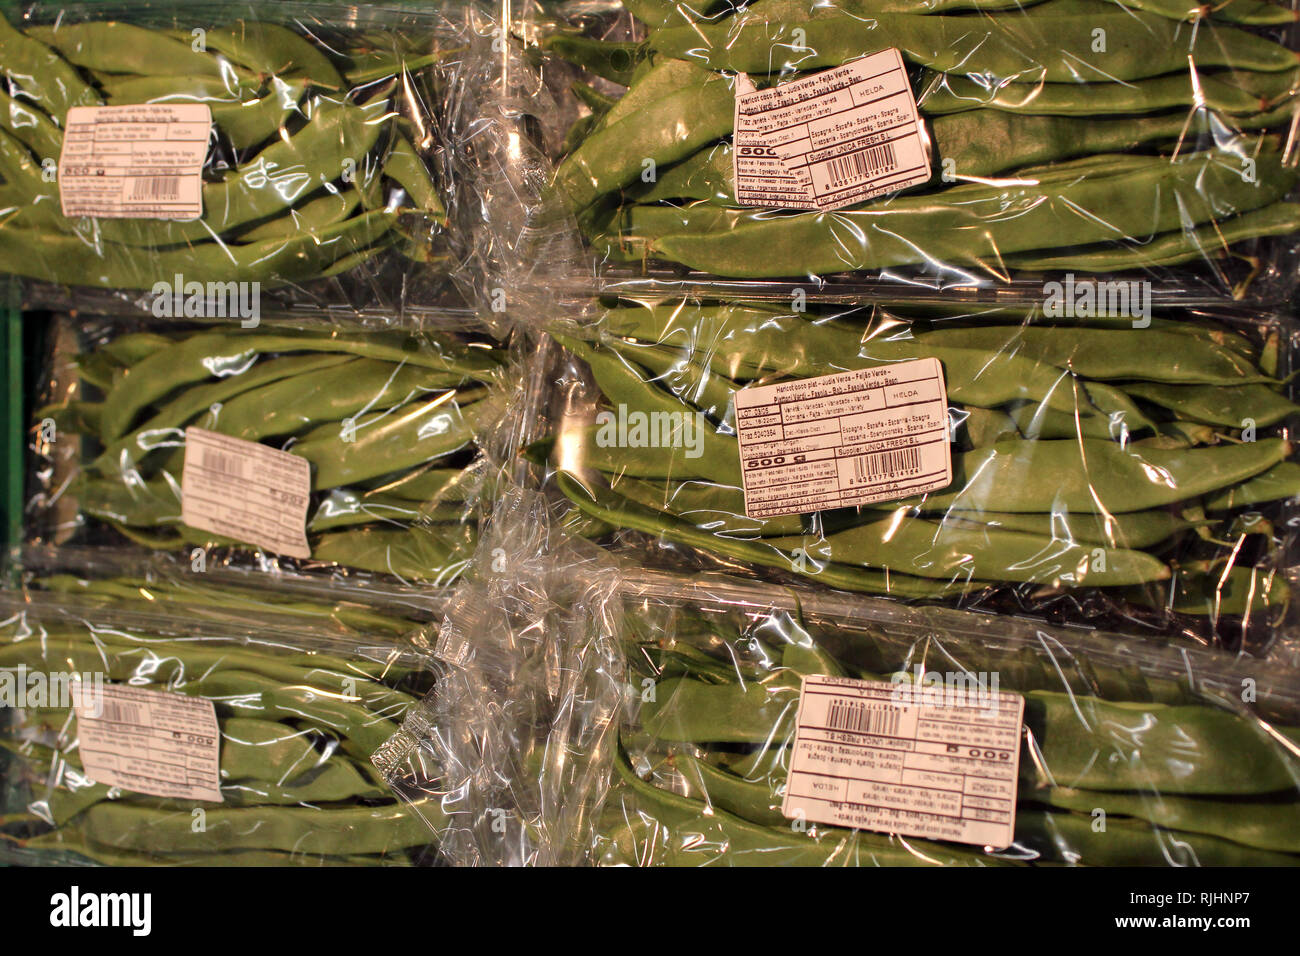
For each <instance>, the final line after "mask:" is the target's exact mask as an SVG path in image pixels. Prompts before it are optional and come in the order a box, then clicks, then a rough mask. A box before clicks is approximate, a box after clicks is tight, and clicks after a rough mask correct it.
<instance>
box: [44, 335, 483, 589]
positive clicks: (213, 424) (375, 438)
mask: <svg viewBox="0 0 1300 956" xmlns="http://www.w3.org/2000/svg"><path fill="white" fill-rule="evenodd" d="M48 340H49V342H50V345H49V349H48V355H49V365H48V367H49V374H48V376H47V379H46V381H45V382H44V383H43V384H42V385H41V386H40V391H39V393H38V396H37V399H36V401H35V403H34V408H35V412H34V416H33V421H32V422H31V423H30V431H29V437H30V448H31V451H32V454H33V460H34V468H33V471H32V475H31V482H32V486H31V489H30V496H29V500H28V507H27V514H26V534H25V541H26V543H27V544H28V545H32V546H50V547H53V548H56V549H57V548H69V547H91V548H96V547H98V548H108V549H127V550H138V549H142V548H143V549H155V550H158V551H162V552H167V553H170V554H173V555H175V556H176V557H177V558H178V559H180V560H182V561H184V562H188V563H190V564H192V565H194V569H195V570H196V571H204V570H207V569H208V568H209V567H212V566H218V565H233V566H242V567H261V568H263V569H276V568H278V569H281V570H284V571H290V570H292V571H304V572H311V573H316V574H323V575H324V576H326V577H331V576H332V577H333V578H335V579H338V580H340V581H341V580H344V579H347V578H348V577H349V576H355V575H356V574H358V573H359V572H369V573H370V574H371V575H374V574H379V575H384V576H386V577H388V578H390V579H394V578H395V579H396V580H398V581H403V582H407V583H414V582H419V583H423V584H426V585H427V584H445V583H447V582H449V581H451V580H452V579H454V578H455V576H456V575H457V574H458V573H459V571H460V569H461V568H462V567H463V566H464V564H465V562H466V561H467V560H468V558H469V556H470V554H471V553H472V551H473V548H474V542H475V537H476V500H477V495H478V493H479V491H480V488H481V487H482V486H483V485H484V484H485V483H488V482H489V481H490V468H489V467H488V466H487V464H486V462H485V459H484V455H483V452H482V450H481V446H480V443H479V436H480V435H482V434H484V433H485V432H487V431H490V430H491V429H493V428H494V427H496V423H497V419H498V417H499V415H500V407H501V399H500V396H499V395H497V389H498V387H499V385H500V383H501V381H502V379H503V376H504V368H505V366H504V361H505V359H504V351H503V349H502V347H501V346H499V345H498V344H497V343H496V342H495V340H493V339H492V338H491V337H490V336H488V335H486V334H485V333H484V332H483V331H481V330H479V329H478V328H477V327H470V326H465V327H463V328H461V329H460V330H458V331H455V332H452V331H442V332H386V331H380V332H354V333H343V332H340V331H337V330H335V329H333V328H332V327H330V326H324V325H318V326H314V327H300V328H288V327H276V328H275V329H271V328H269V327H263V328H262V329H239V328H237V327H234V326H220V327H218V326H211V325H205V326H194V325H192V324H191V325H188V326H187V325H186V324H184V323H171V322H164V323H158V322H154V323H149V324H142V323H140V322H139V321H137V320H107V319H105V320H88V319H84V318H83V319H80V320H77V321H72V320H69V319H67V318H60V319H55V320H52V321H51V322H50V323H49V331H48Z"/></svg>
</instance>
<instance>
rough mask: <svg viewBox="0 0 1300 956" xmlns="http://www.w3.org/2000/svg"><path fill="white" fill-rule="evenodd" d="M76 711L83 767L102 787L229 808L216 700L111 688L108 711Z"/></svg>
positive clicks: (105, 705) (103, 708) (104, 708)
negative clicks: (223, 781)
mask: <svg viewBox="0 0 1300 956" xmlns="http://www.w3.org/2000/svg"><path fill="white" fill-rule="evenodd" d="M95 711H98V715H97V716H96V715H95ZM76 712H77V736H78V738H79V741H80V743H79V744H78V747H79V750H80V753H81V762H82V765H83V766H84V767H85V769H86V776H88V777H90V779H92V780H94V781H95V782H96V783H102V784H105V785H106V786H110V787H121V788H122V789H123V790H131V791H133V792H135V793H147V794H149V795H151V796H155V797H173V798H175V799H178V800H203V801H206V802H209V803H221V802H222V797H221V783H220V780H221V776H220V773H221V771H220V762H219V761H220V750H221V731H220V728H219V726H218V724H217V711H216V707H215V706H214V705H213V703H212V701H210V700H207V699H205V698H202V697H187V696H186V695H184V694H170V693H167V692H166V691H160V690H146V689H144V688H142V687H128V686H125V685H122V684H106V685H104V688H103V699H102V706H99V707H85V706H81V705H78V706H77V707H76Z"/></svg>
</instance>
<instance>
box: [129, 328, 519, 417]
mask: <svg viewBox="0 0 1300 956" xmlns="http://www.w3.org/2000/svg"><path fill="white" fill-rule="evenodd" d="M434 341H435V344H440V342H444V341H446V340H437V339H435V340H434ZM420 343H421V340H420V339H417V338H414V337H408V336H406V335H402V334H387V333H385V334H379V335H372V336H346V335H336V336H321V335H294V334H285V333H277V334H264V333H252V334H247V333H246V334H242V335H241V334H234V333H229V332H210V333H200V334H198V335H193V336H190V337H189V338H187V339H185V340H183V341H181V342H178V343H177V344H176V346H175V347H174V348H172V349H167V350H163V351H159V352H158V353H156V354H154V355H151V356H149V357H148V358H147V359H145V360H144V361H142V362H140V363H139V364H138V365H136V366H134V367H133V368H132V369H131V373H130V375H128V376H127V377H126V379H124V380H123V382H122V384H121V385H120V386H118V387H117V388H116V389H114V390H113V392H112V394H110V395H109V397H108V399H107V401H106V405H107V408H106V412H105V431H104V436H103V437H104V438H105V439H110V440H111V439H115V438H120V437H121V436H122V435H123V434H124V433H125V432H126V430H127V428H129V427H130V425H131V424H132V422H133V421H134V420H135V418H136V416H138V415H139V414H140V412H141V411H143V410H144V409H145V408H146V407H147V406H149V405H151V404H153V403H154V402H156V401H158V400H159V399H160V398H163V397H165V396H167V395H168V394H169V393H170V392H172V391H173V390H174V389H177V388H180V387H182V386H185V385H190V384H193V383H195V382H201V381H203V380H204V379H206V378H208V377H209V376H212V375H218V376H221V377H226V376H229V375H232V374H235V373H236V372H237V370H239V369H241V368H245V367H247V366H250V365H251V364H252V362H253V361H254V360H255V358H256V357H257V356H259V355H265V354H267V353H275V352H295V351H305V352H332V353H345V354H349V355H356V356H359V357H363V358H373V359H382V360H385V361H390V362H396V363H403V364H410V365H415V366H419V367H421V368H427V369H431V370H434V371H438V372H456V373H463V374H464V375H466V376H467V377H471V378H477V379H480V380H485V381H490V380H492V378H493V377H494V376H495V375H496V373H497V370H498V369H499V365H498V363H497V362H496V360H495V359H494V358H493V357H491V356H490V355H488V354H487V353H485V352H482V351H477V350H472V349H457V350H455V351H454V352H453V351H451V350H448V351H447V352H446V353H440V352H435V351H433V350H432V349H426V348H422V347H421V344H420Z"/></svg>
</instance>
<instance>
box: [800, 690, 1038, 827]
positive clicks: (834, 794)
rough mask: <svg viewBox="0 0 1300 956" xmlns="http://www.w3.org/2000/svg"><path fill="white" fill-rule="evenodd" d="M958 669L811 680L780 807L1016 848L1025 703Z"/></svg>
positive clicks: (807, 815) (823, 818) (822, 819)
mask: <svg viewBox="0 0 1300 956" xmlns="http://www.w3.org/2000/svg"><path fill="white" fill-rule="evenodd" d="M961 676H962V677H963V680H962V681H961V682H959V683H958V682H955V681H954V682H945V683H943V684H938V685H930V684H928V683H927V684H916V683H909V682H907V681H903V682H900V683H890V682H888V681H863V680H853V679H851V678H847V677H822V676H820V675H816V676H808V677H805V678H804V679H803V687H802V690H801V691H800V693H799V716H798V718H797V720H796V727H795V739H794V747H793V748H792V749H791V752H790V773H789V776H788V777H787V779H786V790H785V797H784V800H783V803H782V806H781V811H782V813H784V814H785V816H786V817H787V818H789V819H792V820H798V819H802V820H804V821H807V822H809V823H829V824H832V825H834V826H841V827H852V828H855V829H861V830H875V831H878V832H882V833H896V834H900V835H902V836H915V837H926V838H928V839H931V840H952V841H955V842H957V843H973V844H975V845H976V846H987V847H992V848H994V849H1002V848H1003V847H1007V846H1010V844H1011V842H1012V840H1013V839H1014V837H1015V824H1016V779H1017V774H1018V773H1019V769H1020V727H1021V723H1022V721H1023V718H1024V710H1025V699H1024V698H1023V697H1021V696H1019V695H1018V694H1008V693H1004V692H1000V691H998V690H997V689H996V687H990V686H987V685H985V684H981V683H980V677H978V676H977V675H961Z"/></svg>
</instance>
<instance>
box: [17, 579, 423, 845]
mask: <svg viewBox="0 0 1300 956" xmlns="http://www.w3.org/2000/svg"><path fill="white" fill-rule="evenodd" d="M34 585H35V589H33V590H31V591H28V592H27V593H23V592H19V591H10V592H7V593H6V594H5V595H3V596H0V680H2V681H4V685H3V686H4V689H5V691H6V695H7V696H8V697H9V698H10V699H9V700H6V706H5V707H4V708H3V716H4V720H3V722H0V754H2V755H0V766H3V768H4V771H3V773H2V774H0V779H2V781H3V784H2V786H0V810H2V811H3V812H2V813H0V859H3V860H4V861H5V862H7V863H9V864H19V865H50V864H59V865H70V864H71V865H76V864H81V865H85V864H99V865H106V866H410V865H417V864H428V863H431V862H434V860H435V853H434V850H433V848H432V847H431V846H430V843H431V841H430V835H429V831H428V828H427V827H426V826H425V824H424V823H423V822H421V819H420V818H419V817H418V816H416V815H415V814H414V813H412V812H411V811H410V810H408V809H407V808H405V807H404V806H403V805H402V803H400V802H399V801H397V800H396V799H395V798H394V797H393V795H392V794H391V793H390V792H389V791H388V789H387V787H385V785H384V784H383V782H382V781H381V780H380V779H379V777H378V775H377V774H376V773H375V772H374V770H373V769H371V766H370V762H369V756H370V753H371V751H373V750H374V749H375V748H376V747H377V746H378V745H379V744H380V743H382V741H383V740H384V739H385V738H386V737H387V736H388V735H389V734H391V733H392V732H393V731H394V730H395V729H396V727H397V726H398V724H399V723H400V721H401V720H402V718H403V715H404V714H405V713H406V711H407V710H408V709H409V707H410V705H411V703H412V702H413V701H415V700H416V699H418V698H419V697H420V696H421V695H422V694H424V693H426V692H427V691H428V690H429V688H430V681H431V674H430V672H429V670H428V668H427V667H426V666H425V657H424V655H423V653H422V652H421V651H420V649H419V647H418V645H417V644H416V643H412V642H410V641H406V640H404V639H403V637H402V633H403V630H404V629H409V622H404V621H402V620H401V619H400V618H397V617H392V618H389V617H386V616H385V615H384V614H382V613H379V612H374V611H371V612H368V613H365V614H364V615H362V616H359V617H357V618H355V619H353V620H352V621H348V620H347V619H346V616H343V615H340V614H338V613H337V612H338V610H339V609H338V608H337V607H336V608H333V609H331V608H330V607H329V606H322V607H320V608H313V607H312V606H311V605H310V604H309V603H306V602H298V603H297V604H295V605H294V606H293V607H290V606H288V605H287V604H286V603H285V602H283V600H282V599H280V598H278V597H277V596H276V595H275V594H274V593H271V594H268V593H266V592H261V593H260V594H259V593H258V592H257V591H255V590H253V589H239V590H224V591H223V590H221V589H219V588H218V589H212V590H210V591H206V592H194V593H192V594H191V593H190V592H189V588H188V586H186V585H181V586H172V587H168V586H165V585H164V586H159V585H158V584H153V585H148V586H145V585H141V584H139V583H138V582H134V581H126V580H114V579H101V580H97V581H88V580H86V579H75V578H67V577H64V576H58V575H55V576H51V577H48V578H42V579H39V580H38V581H36V582H34ZM205 587H206V585H205ZM133 590H134V591H135V593H134V595H132V594H131V592H132V591H133ZM162 602H165V603H162ZM353 610H354V611H355V610H358V609H353ZM415 633H416V634H418V632H415ZM177 714H185V715H197V716H191V717H190V720H191V721H192V723H191V725H189V726H190V728H191V732H192V736H190V737H189V738H188V739H187V742H186V747H185V752H184V753H182V754H180V755H178V754H177V753H175V752H174V751H175V749H176V745H175V744H173V743H171V742H170V741H169V740H168V739H166V738H167V737H168V736H169V734H170V733H171V731H172V730H173V726H174V724H173V722H174V721H175V719H176V715H177ZM178 736H179V735H178ZM105 740H107V741H109V751H108V752H109V754H110V756H108V757H106V756H105V752H104V749H103V748H104V741H105ZM122 748H126V749H122ZM114 752H116V754H117V755H118V756H117V757H116V758H115V757H113V756H111V754H112V753H114ZM104 768H107V769H104ZM115 771H116V772H117V773H124V774H126V775H125V776H122V777H120V778H119V777H118V776H116V775H114V772H115ZM97 775H98V776H99V777H100V779H96V776H97ZM200 785H202V787H206V788H207V789H206V792H205V791H204V790H203V789H202V788H200V789H198V790H196V789H195V788H196V787H198V786H200Z"/></svg>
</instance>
